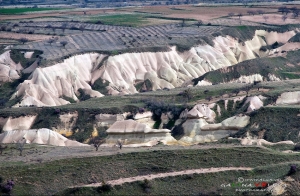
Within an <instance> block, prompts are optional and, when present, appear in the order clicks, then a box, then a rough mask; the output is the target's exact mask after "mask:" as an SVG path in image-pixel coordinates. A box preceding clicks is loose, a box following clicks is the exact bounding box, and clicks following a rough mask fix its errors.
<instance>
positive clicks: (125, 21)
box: [89, 14, 147, 27]
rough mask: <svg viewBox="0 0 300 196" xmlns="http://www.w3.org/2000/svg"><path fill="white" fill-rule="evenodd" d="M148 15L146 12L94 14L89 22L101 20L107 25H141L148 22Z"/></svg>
mask: <svg viewBox="0 0 300 196" xmlns="http://www.w3.org/2000/svg"><path fill="white" fill-rule="evenodd" d="M146 16H147V15H145V14H111V15H105V16H93V17H91V18H90V20H89V22H92V23H97V22H98V21H101V22H102V23H103V24H106V25H119V26H133V27H136V26H141V25H144V24H145V23H147V18H146Z"/></svg>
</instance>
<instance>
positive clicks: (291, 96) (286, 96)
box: [276, 91, 300, 105]
mask: <svg viewBox="0 0 300 196" xmlns="http://www.w3.org/2000/svg"><path fill="white" fill-rule="evenodd" d="M299 103H300V91H295V92H284V93H282V94H281V95H280V96H279V97H278V99H277V101H276V104H278V105H284V104H299Z"/></svg>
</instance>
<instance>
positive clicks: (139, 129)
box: [106, 120, 176, 144]
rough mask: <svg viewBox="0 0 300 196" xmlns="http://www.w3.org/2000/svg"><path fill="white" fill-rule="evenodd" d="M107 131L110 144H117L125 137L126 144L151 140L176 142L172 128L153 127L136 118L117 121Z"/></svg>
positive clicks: (166, 142) (107, 141)
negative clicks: (137, 120) (139, 121)
mask: <svg viewBox="0 0 300 196" xmlns="http://www.w3.org/2000/svg"><path fill="white" fill-rule="evenodd" d="M106 132H107V134H108V137H107V138H106V143H108V144H116V143H117V141H118V140H119V139H125V140H126V142H125V144H143V143H147V142H150V141H157V142H158V141H160V142H162V143H164V144H170V143H174V142H175V143H176V140H175V139H174V138H173V137H172V136H171V133H170V132H171V131H170V130H168V129H151V128H150V127H149V126H147V125H145V124H141V123H138V122H135V121H134V120H124V121H117V122H115V123H114V124H113V125H112V126H111V127H110V128H109V129H108V130H106Z"/></svg>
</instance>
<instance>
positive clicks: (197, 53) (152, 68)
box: [0, 30, 297, 107]
mask: <svg viewBox="0 0 300 196" xmlns="http://www.w3.org/2000/svg"><path fill="white" fill-rule="evenodd" d="M295 34H296V33H295V31H288V32H285V33H277V32H267V31H265V30H257V31H256V32H255V35H254V37H253V38H252V39H251V40H247V41H246V42H244V43H240V42H239V40H237V39H235V38H232V37H230V36H226V37H221V36H218V37H216V38H215V39H214V40H213V42H214V46H210V45H200V46H195V47H192V48H191V49H190V50H189V51H186V52H183V53H179V52H178V51H176V49H175V47H171V48H170V51H168V52H142V53H125V54H120V55H115V56H109V57H107V55H102V54H96V53H87V54H82V55H76V56H73V57H70V58H68V59H65V60H64V62H62V63H58V64H55V65H53V66H49V67H44V68H36V65H34V66H32V68H36V69H35V70H34V71H33V72H32V74H31V76H30V77H29V79H28V80H25V81H24V82H23V83H22V84H20V85H19V86H18V87H17V91H16V93H15V94H14V95H13V96H12V98H15V97H16V96H18V97H20V96H21V97H22V101H21V103H20V104H18V105H16V106H17V107H18V106H28V105H36V106H56V105H63V104H68V103H69V102H68V101H66V100H64V99H63V97H70V98H72V99H74V100H75V101H77V100H78V98H77V95H78V89H80V88H81V89H83V90H84V92H85V93H86V94H89V95H90V96H91V97H101V96H103V95H102V94H101V93H99V92H97V91H94V90H93V89H92V88H91V85H92V84H93V83H94V82H95V81H96V80H98V79H102V81H107V82H108V83H109V86H108V87H107V90H108V92H109V94H112V95H118V94H119V95H124V94H131V93H137V90H136V89H135V87H134V85H135V84H136V83H137V82H140V81H144V80H150V81H151V83H152V90H157V89H163V88H168V89H171V88H175V87H181V86H186V85H187V84H189V83H190V81H191V80H192V79H193V78H198V77H200V76H202V75H203V74H205V73H207V72H209V71H213V70H216V69H220V68H224V67H228V66H232V65H234V64H237V63H239V62H242V61H245V60H249V59H254V58H256V56H267V55H269V54H271V53H272V51H268V50H267V51H265V52H262V51H260V50H259V49H260V48H261V47H262V46H266V45H267V44H268V45H270V44H273V43H275V42H276V41H277V42H278V43H282V44H286V43H287V41H288V40H289V39H290V38H291V37H292V36H294V35H295ZM265 40H266V41H265ZM287 46H288V45H286V47H285V48H288V47H287ZM282 47H283V46H282ZM295 47H297V46H296V45H295V44H294V45H293V46H291V47H290V48H292V49H295ZM283 48H284V47H283ZM2 55H4V56H5V58H4V56H3V57H2V58H0V68H1V69H2V70H3V71H2V72H1V74H2V75H1V78H2V80H6V81H7V80H12V79H16V78H18V77H19V75H18V71H20V70H21V69H22V68H21V67H20V66H18V65H16V64H13V63H6V62H4V60H3V59H9V58H8V57H7V55H8V54H7V53H4V54H2ZM105 57H106V58H105ZM104 58H105V59H104ZM1 59H2V60H1ZM6 61H8V60H6ZM1 62H2V63H1ZM100 65H101V66H100ZM32 68H31V69H30V70H27V71H26V72H29V73H30V72H31V71H32ZM27 69H28V68H27ZM245 77H246V78H245ZM247 77H249V78H247ZM1 78H0V79H1ZM270 78H271V79H270ZM261 79H262V78H260V77H259V75H253V76H243V78H240V79H238V81H240V82H243V81H247V82H248V81H249V82H251V81H253V80H258V81H261ZM263 79H264V78H263ZM269 79H270V80H277V79H278V78H276V77H272V76H269ZM210 84H211V83H209V82H205V81H203V82H200V83H199V85H210Z"/></svg>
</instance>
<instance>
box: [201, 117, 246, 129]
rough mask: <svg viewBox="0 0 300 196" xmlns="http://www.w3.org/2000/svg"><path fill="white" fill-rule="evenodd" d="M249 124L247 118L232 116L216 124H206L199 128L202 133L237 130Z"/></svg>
mask: <svg viewBox="0 0 300 196" xmlns="http://www.w3.org/2000/svg"><path fill="white" fill-rule="evenodd" d="M249 123H250V117H249V116H233V117H230V118H227V119H225V120H223V121H222V122H221V123H217V124H207V125H204V126H203V127H201V130H202V131H216V130H218V131H219V130H235V131H237V130H239V129H241V128H244V127H245V126H247V125H248V124H249Z"/></svg>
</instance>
